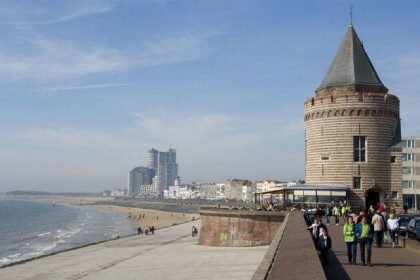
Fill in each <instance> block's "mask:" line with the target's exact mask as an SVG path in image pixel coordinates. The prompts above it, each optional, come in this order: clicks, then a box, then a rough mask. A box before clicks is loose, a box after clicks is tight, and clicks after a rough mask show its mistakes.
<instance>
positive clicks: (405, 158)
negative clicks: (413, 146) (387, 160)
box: [402, 154, 415, 161]
mask: <svg viewBox="0 0 420 280" xmlns="http://www.w3.org/2000/svg"><path fill="white" fill-rule="evenodd" d="M414 158H415V157H414V154H402V160H403V161H415V160H414Z"/></svg>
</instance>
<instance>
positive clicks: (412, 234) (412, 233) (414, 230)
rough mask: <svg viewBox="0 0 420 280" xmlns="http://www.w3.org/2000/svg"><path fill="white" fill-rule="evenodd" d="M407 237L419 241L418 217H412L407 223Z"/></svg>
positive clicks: (419, 219)
mask: <svg viewBox="0 0 420 280" xmlns="http://www.w3.org/2000/svg"><path fill="white" fill-rule="evenodd" d="M407 236H408V238H413V239H417V241H420V217H414V218H412V219H411V220H410V221H409V222H408V224H407Z"/></svg>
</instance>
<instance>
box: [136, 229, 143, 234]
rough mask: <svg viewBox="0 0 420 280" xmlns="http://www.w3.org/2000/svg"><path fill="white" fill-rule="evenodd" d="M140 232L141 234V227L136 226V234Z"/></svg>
mask: <svg viewBox="0 0 420 280" xmlns="http://www.w3.org/2000/svg"><path fill="white" fill-rule="evenodd" d="M140 234H142V230H141V227H138V228H137V235H140Z"/></svg>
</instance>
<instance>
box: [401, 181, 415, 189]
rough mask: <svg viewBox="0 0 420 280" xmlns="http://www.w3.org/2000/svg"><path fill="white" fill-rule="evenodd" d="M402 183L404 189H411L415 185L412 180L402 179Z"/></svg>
mask: <svg viewBox="0 0 420 280" xmlns="http://www.w3.org/2000/svg"><path fill="white" fill-rule="evenodd" d="M402 183H403V188H404V189H412V188H414V186H415V184H414V181H405V180H404V181H403V182H402Z"/></svg>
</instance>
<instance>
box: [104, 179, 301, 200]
mask: <svg viewBox="0 0 420 280" xmlns="http://www.w3.org/2000/svg"><path fill="white" fill-rule="evenodd" d="M291 185H296V182H292V183H285V182H280V181H277V180H264V181H259V182H251V181H250V180H244V179H233V180H227V181H226V182H225V183H202V184H180V183H179V180H177V181H176V183H175V185H174V186H169V188H168V189H167V190H164V193H163V197H164V199H179V200H181V199H206V200H236V201H246V202H254V199H255V193H261V192H269V191H274V190H278V189H280V188H281V187H284V186H291ZM139 193H140V194H139V195H137V196H136V197H144V198H147V197H149V198H155V197H157V192H156V190H155V189H154V187H153V185H142V186H141V190H140V192H139ZM104 195H107V196H113V197H124V196H128V194H127V190H126V189H121V190H120V189H114V190H112V191H110V192H109V193H107V194H105V193H104ZM264 199H266V200H268V199H272V196H270V195H267V196H264Z"/></svg>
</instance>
